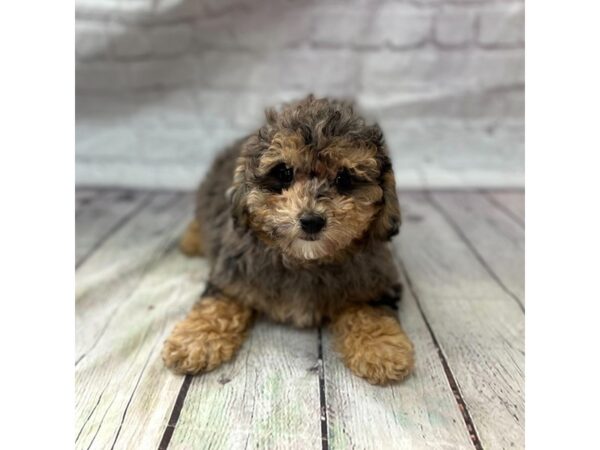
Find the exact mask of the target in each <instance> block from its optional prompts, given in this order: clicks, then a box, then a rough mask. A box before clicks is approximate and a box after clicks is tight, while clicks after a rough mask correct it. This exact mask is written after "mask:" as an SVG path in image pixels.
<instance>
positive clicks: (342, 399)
mask: <svg viewBox="0 0 600 450" xmlns="http://www.w3.org/2000/svg"><path fill="white" fill-rule="evenodd" d="M400 203H401V206H402V208H403V212H404V225H403V227H402V231H401V233H400V236H399V238H397V239H396V240H395V241H394V252H395V255H396V257H397V260H398V264H399V267H400V269H401V273H402V276H403V281H404V284H405V286H406V289H405V294H404V298H403V301H402V302H401V305H400V310H399V314H400V319H401V321H402V323H403V325H404V327H405V329H406V330H407V332H408V334H409V335H410V336H411V337H412V339H413V341H414V343H415V348H416V356H417V363H416V370H415V373H414V374H413V375H412V376H411V377H410V378H409V379H407V380H406V381H405V382H404V383H401V384H399V385H395V386H388V387H377V386H371V385H369V384H368V383H366V382H365V381H363V380H362V379H360V378H356V377H354V376H353V375H352V374H350V373H349V371H348V370H347V369H346V367H345V366H344V365H343V364H342V362H341V361H340V359H339V357H338V356H337V355H336V354H335V352H334V351H333V350H332V346H331V337H330V335H329V332H328V330H327V329H326V328H324V329H314V330H298V329H294V328H290V327H287V326H282V325H277V324H272V323H269V322H266V321H263V320H259V321H258V323H257V324H256V325H255V327H254V329H253V330H252V332H251V334H250V336H249V339H248V340H247V341H246V343H245V344H244V346H243V347H242V349H241V351H240V352H239V354H238V355H237V357H236V358H235V360H234V361H232V362H231V363H229V364H226V365H224V366H223V367H221V368H219V369H217V370H215V371H213V372H210V373H207V374H204V375H202V376H198V377H182V376H176V375H173V374H172V373H170V372H168V371H167V370H166V369H165V368H164V367H163V365H162V362H161V360H160V350H161V346H162V342H163V341H164V339H165V338H166V336H167V334H168V333H169V332H170V330H171V328H172V327H173V325H174V324H175V322H176V321H178V320H179V319H181V318H182V317H183V316H184V315H185V313H186V312H187V310H188V309H189V308H190V307H191V305H192V304H193V303H194V301H195V300H196V299H197V297H198V295H199V293H200V292H201V291H202V289H203V287H204V282H205V280H206V277H207V275H208V267H207V264H206V261H205V260H204V259H198V258H196V259H189V258H186V257H184V256H183V255H181V254H180V253H179V251H178V249H177V237H178V236H179V234H180V233H181V231H182V229H183V227H184V226H185V223H186V220H187V219H188V218H189V217H191V214H192V211H193V194H191V193H175V192H140V191H125V190H112V189H98V190H94V189H80V190H77V192H76V205H77V209H76V266H77V267H76V284H77V285H76V308H75V309H76V349H75V361H74V364H75V387H76V405H75V411H76V414H75V416H76V423H75V434H76V435H75V439H76V448H78V449H132V448H135V449H166V448H169V449H205V448H206V449H208V448H212V449H227V450H230V449H245V448H259V449H391V448H394V449H428V448H429V449H463V448H464V449H472V448H475V449H480V448H485V449H505V448H506V449H509V448H510V449H521V448H524V440H525V439H524V314H525V313H524V311H525V298H524V220H525V217H524V195H523V192H521V191H494V192H492V191H475V190H474V191H468V192H466V191H461V192H459V191H453V192H446V191H444V192H442V191H440V192H436V191H428V192H406V193H402V192H401V193H400Z"/></svg>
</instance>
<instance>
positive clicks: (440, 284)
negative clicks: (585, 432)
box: [398, 193, 525, 449]
mask: <svg viewBox="0 0 600 450" xmlns="http://www.w3.org/2000/svg"><path fill="white" fill-rule="evenodd" d="M400 202H401V205H402V206H403V208H404V217H405V225H404V226H403V230H402V231H401V233H400V234H401V237H400V239H399V240H398V248H399V252H400V255H401V257H402V261H403V266H404V269H405V270H406V274H407V278H408V281H409V283H410V285H411V288H412V289H413V290H414V293H415V295H416V299H417V301H418V302H419V304H420V305H421V307H422V310H423V312H424V314H425V317H426V320H427V322H428V324H429V326H430V327H431V329H432V331H433V333H434V335H435V337H436V338H437V342H438V343H439V345H440V347H441V350H442V352H443V355H444V357H445V359H446V360H447V362H448V365H449V368H450V369H451V371H452V373H453V376H454V377H455V379H456V382H457V384H458V388H459V391H460V395H462V398H463V399H464V401H465V403H466V406H467V408H468V412H469V413H470V415H471V417H472V420H473V423H474V425H475V428H476V431H477V434H478V438H479V439H480V441H481V443H482V445H483V448H494V449H495V448H523V447H524V418H525V417H524V400H523V389H524V371H523V368H524V361H523V360H524V339H523V338H524V315H523V312H522V311H521V309H520V308H519V306H518V305H517V304H516V303H515V302H514V300H513V299H512V298H510V296H509V295H508V294H507V293H506V292H505V291H504V290H503V289H502V288H501V287H500V286H499V285H498V283H497V282H496V281H495V280H494V279H493V278H492V277H491V276H490V274H489V273H488V272H487V270H486V269H485V268H484V267H483V266H482V265H481V263H480V262H479V261H478V259H477V258H476V256H475V255H474V254H473V252H472V251H471V249H470V248H469V247H468V246H467V245H466V244H465V242H464V241H463V239H462V238H461V237H460V236H459V235H458V234H457V233H456V231H455V230H454V229H453V227H452V226H451V225H450V224H449V223H448V222H447V221H446V219H445V218H444V216H443V215H442V214H441V213H440V212H439V211H438V210H436V208H435V207H434V206H433V205H432V204H431V203H429V201H428V200H427V199H426V197H425V196H424V195H422V194H416V193H412V194H405V195H402V196H401V199H400Z"/></svg>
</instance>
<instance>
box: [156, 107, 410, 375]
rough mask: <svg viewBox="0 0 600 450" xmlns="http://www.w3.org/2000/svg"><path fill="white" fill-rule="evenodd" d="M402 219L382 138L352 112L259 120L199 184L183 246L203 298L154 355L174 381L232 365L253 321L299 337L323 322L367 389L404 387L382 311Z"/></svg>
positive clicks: (402, 361) (313, 110)
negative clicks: (201, 260)
mask: <svg viewBox="0 0 600 450" xmlns="http://www.w3.org/2000/svg"><path fill="white" fill-rule="evenodd" d="M399 225H400V208H399V204H398V198H397V196H396V189H395V181H394V173H393V171H392V165H391V162H390V158H389V156H388V152H387V150H386V146H385V144H384V139H383V134H382V131H381V129H380V128H379V127H378V126H377V125H368V124H367V123H366V122H365V120H364V119H363V118H361V117H360V116H359V115H357V114H356V113H355V112H354V110H353V108H352V106H351V105H350V104H347V103H344V102H340V101H336V100H329V99H315V98H314V97H313V96H309V97H308V98H306V99H304V100H301V101H299V102H296V103H292V104H289V105H285V106H284V107H283V108H282V109H281V110H280V111H276V110H268V111H267V112H266V123H265V125H263V126H262V127H261V128H260V129H259V130H258V131H257V132H256V133H254V134H252V135H251V136H249V137H247V138H245V139H243V140H240V141H238V142H237V143H236V144H234V145H233V146H232V147H231V148H229V149H227V150H226V151H224V152H223V153H222V154H221V155H220V156H219V157H218V158H217V159H216V161H215V163H214V165H213V167H212V169H211V170H210V171H209V172H208V175H207V176H206V178H205V179H204V181H203V182H202V184H201V185H200V188H199V190H198V195H197V207H196V217H195V220H194V221H192V223H191V224H190V225H189V226H188V228H187V230H186V233H185V235H184V236H183V238H182V240H181V249H182V250H183V251H184V252H185V253H187V254H189V255H206V256H207V257H208V258H209V260H210V262H211V272H210V276H209V281H208V283H207V288H206V290H205V292H204V293H203V294H202V296H201V299H200V301H199V302H198V303H197V304H196V305H195V306H194V308H193V309H192V310H191V312H190V313H189V314H188V316H187V317H186V318H185V319H184V320H182V321H181V322H179V323H178V324H177V325H176V326H175V328H174V330H173V332H172V334H171V335H170V337H169V338H168V339H167V341H166V342H165V345H164V349H163V353H162V356H163V360H164V362H165V364H166V365H167V367H169V368H171V369H172V370H173V371H175V372H177V373H184V374H197V373H200V372H204V371H209V370H212V369H214V368H215V367H217V366H219V365H220V364H222V363H223V362H225V361H228V360H229V359H231V358H232V357H233V355H234V354H235V352H236V351H237V349H238V348H239V347H240V346H241V345H242V342H243V340H244V337H245V335H246V332H247V330H248V328H249V327H250V325H251V323H252V318H253V316H254V315H255V313H261V314H263V315H265V316H267V317H269V318H270V319H272V320H275V321H278V322H287V323H290V324H293V325H295V326H298V327H310V326H317V325H320V324H321V323H323V322H324V321H326V320H327V321H329V322H330V326H331V331H332V335H333V337H334V343H335V348H336V350H337V351H338V352H339V353H340V355H341V357H342V358H343V360H344V362H345V364H346V365H347V366H348V367H349V368H350V370H351V371H352V372H354V373H355V374H356V375H358V376H361V377H363V378H365V379H366V380H367V381H369V382H370V383H373V384H386V383H389V382H393V381H397V380H401V379H403V378H405V377H406V376H407V375H408V374H409V373H410V371H411V369H412V367H413V346H412V344H411V342H410V340H409V338H408V337H407V336H406V334H405V333H404V331H403V330H402V328H401V327H400V324H399V322H398V320H397V317H396V315H395V314H394V313H393V312H391V311H389V310H388V309H386V308H384V307H381V306H379V303H378V300H379V299H380V298H381V297H385V296H386V295H389V293H390V292H394V291H395V290H396V289H397V287H398V286H399V283H398V280H399V279H398V272H397V269H396V266H395V264H394V262H393V259H392V255H391V253H390V250H389V248H388V241H389V240H390V239H391V238H392V236H394V235H395V234H397V233H398V227H399Z"/></svg>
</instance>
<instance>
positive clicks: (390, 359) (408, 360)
mask: <svg viewBox="0 0 600 450" xmlns="http://www.w3.org/2000/svg"><path fill="white" fill-rule="evenodd" d="M344 361H345V363H346V365H347V366H348V368H349V369H350V370H351V371H352V372H354V373H355V374H356V375H358V376H359V377H362V378H364V379H366V380H367V381H368V382H369V383H372V384H387V383H391V382H395V381H401V380H403V379H404V378H406V377H407V376H408V375H410V373H411V372H412V370H413V367H414V352H413V346H412V343H411V342H410V340H409V339H408V338H407V337H406V336H404V335H395V336H382V337H379V338H376V339H372V340H371V339H368V340H365V341H364V342H362V343H361V344H359V345H358V346H357V347H356V348H355V349H349V350H348V352H347V354H346V355H344Z"/></svg>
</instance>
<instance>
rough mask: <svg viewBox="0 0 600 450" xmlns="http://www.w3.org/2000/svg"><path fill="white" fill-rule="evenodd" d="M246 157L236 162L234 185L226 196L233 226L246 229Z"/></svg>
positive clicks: (241, 157)
mask: <svg viewBox="0 0 600 450" xmlns="http://www.w3.org/2000/svg"><path fill="white" fill-rule="evenodd" d="M245 174H246V157H245V156H243V155H242V156H240V157H238V159H237V161H236V166H235V170H234V172H233V183H232V185H231V187H230V188H229V189H227V192H226V195H227V198H228V199H229V203H230V205H231V216H232V217H233V224H234V226H235V227H236V228H237V227H243V228H246V227H247V224H248V214H247V212H246V193H247V188H246V175H245Z"/></svg>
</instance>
